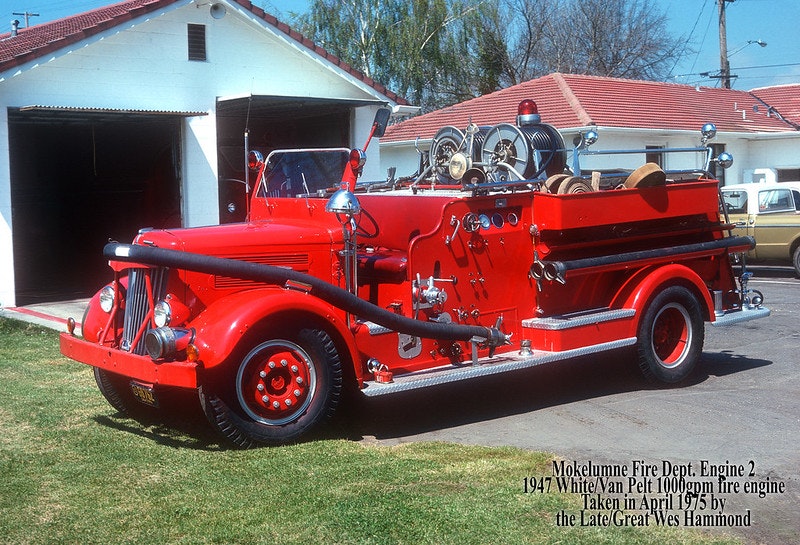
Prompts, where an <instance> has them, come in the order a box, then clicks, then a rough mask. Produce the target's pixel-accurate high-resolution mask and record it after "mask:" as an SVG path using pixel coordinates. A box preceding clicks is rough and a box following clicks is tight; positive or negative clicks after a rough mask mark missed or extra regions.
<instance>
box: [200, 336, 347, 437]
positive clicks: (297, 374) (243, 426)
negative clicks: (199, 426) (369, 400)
mask: <svg viewBox="0 0 800 545" xmlns="http://www.w3.org/2000/svg"><path fill="white" fill-rule="evenodd" d="M220 382H222V384H223V386H222V387H221V388H218V385H219V384H220ZM341 387H342V366H341V362H340V360H339V356H338V354H337V352H336V347H335V345H334V343H333V341H332V340H331V338H330V336H329V335H328V334H327V333H325V332H324V331H322V330H319V329H303V330H300V331H299V332H297V333H296V334H288V333H283V334H281V335H276V338H274V339H270V340H268V341H264V342H261V343H259V344H257V345H256V346H254V347H253V348H252V349H251V350H250V351H249V352H248V353H247V354H246V355H245V356H244V357H243V358H242V359H241V361H239V362H238V364H236V365H234V366H231V367H228V368H227V370H226V372H225V374H224V375H223V376H218V377H216V380H215V381H213V382H211V383H209V384H204V385H203V387H201V388H200V401H201V404H202V406H203V410H204V411H205V413H206V416H207V417H208V418H209V420H210V421H211V423H212V425H214V426H215V427H216V428H217V430H219V431H220V432H221V433H222V434H223V435H224V436H225V437H226V438H228V439H229V440H230V441H231V442H233V443H234V444H236V445H239V446H241V447H250V446H254V445H256V444H281V443H286V442H289V441H292V440H294V439H297V438H298V437H300V436H301V435H304V434H306V433H308V432H309V431H311V430H312V429H313V428H315V427H317V426H318V425H319V424H320V423H321V422H323V421H325V420H327V419H328V418H329V417H330V416H331V415H332V414H333V412H334V410H335V408H336V405H337V404H338V401H339V396H340V392H341ZM212 388H213V390H212Z"/></svg>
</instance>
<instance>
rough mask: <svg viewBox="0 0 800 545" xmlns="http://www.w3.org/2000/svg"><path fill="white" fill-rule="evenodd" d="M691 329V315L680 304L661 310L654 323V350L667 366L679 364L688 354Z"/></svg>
mask: <svg viewBox="0 0 800 545" xmlns="http://www.w3.org/2000/svg"><path fill="white" fill-rule="evenodd" d="M690 336H691V330H690V328H689V317H688V315H687V314H686V313H685V311H684V310H683V309H682V308H681V307H678V306H674V305H671V306H667V307H665V308H664V309H662V310H661V312H660V313H659V314H658V317H657V318H656V320H655V323H654V324H653V350H654V351H655V354H656V356H657V357H658V358H659V359H660V360H661V361H662V363H663V365H664V366H666V367H674V366H676V365H679V364H680V363H681V362H682V361H683V358H684V355H685V354H686V349H687V347H688V345H689V341H690Z"/></svg>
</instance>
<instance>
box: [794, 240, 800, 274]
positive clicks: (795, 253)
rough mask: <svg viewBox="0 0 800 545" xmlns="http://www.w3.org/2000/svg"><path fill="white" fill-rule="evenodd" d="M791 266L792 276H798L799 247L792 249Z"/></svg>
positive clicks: (799, 272) (799, 263)
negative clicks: (792, 268) (792, 269)
mask: <svg viewBox="0 0 800 545" xmlns="http://www.w3.org/2000/svg"><path fill="white" fill-rule="evenodd" d="M792 265H794V274H796V275H797V276H800V246H798V247H797V248H795V249H794V254H793V255H792Z"/></svg>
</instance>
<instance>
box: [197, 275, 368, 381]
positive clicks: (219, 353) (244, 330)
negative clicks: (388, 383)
mask: <svg viewBox="0 0 800 545" xmlns="http://www.w3.org/2000/svg"><path fill="white" fill-rule="evenodd" d="M292 317H298V318H301V319H302V321H303V322H304V323H308V322H310V321H312V320H313V319H314V318H316V319H318V320H319V321H320V322H322V323H324V324H325V327H326V330H327V331H328V333H329V334H330V335H331V337H332V338H334V340H335V341H336V339H337V338H338V339H339V340H338V342H337V346H340V347H344V349H345V350H346V351H347V353H346V354H341V356H342V357H349V359H350V361H352V362H353V368H354V369H355V373H356V378H357V379H358V380H361V376H360V375H361V373H360V368H361V366H360V365H358V362H359V356H358V351H357V350H356V346H355V342H354V340H353V336H352V334H351V333H350V331H349V329H348V328H347V324H346V323H345V321H344V320H343V319H342V317H341V312H339V311H338V310H337V309H336V308H334V307H333V306H331V305H329V304H327V303H325V302H324V301H322V300H321V299H317V298H316V297H312V296H309V295H308V294H305V293H302V292H299V291H292V290H286V289H282V288H263V289H254V290H246V291H240V292H237V293H234V294H232V295H229V296H227V297H223V298H221V299H217V300H216V301H214V303H212V304H211V305H210V306H209V307H208V308H206V309H205V310H204V311H203V312H202V313H201V314H200V315H199V316H198V317H197V318H196V319H194V320H193V321H192V322H191V323H190V324H189V326H190V327H193V328H194V329H195V331H196V335H195V342H194V344H195V346H197V348H198V349H199V352H200V360H201V361H202V362H203V366H204V367H205V368H206V369H211V368H213V367H215V366H217V365H219V364H221V363H223V362H224V361H225V360H226V359H227V358H228V357H229V356H230V355H231V354H232V353H233V351H234V350H235V349H236V347H237V345H238V344H239V342H241V340H242V339H243V338H244V337H245V336H246V335H247V334H248V333H250V332H251V331H253V330H254V328H258V327H260V326H262V325H263V324H264V323H265V322H268V321H269V320H275V321H276V323H279V324H280V323H286V321H287V320H291V319H292Z"/></svg>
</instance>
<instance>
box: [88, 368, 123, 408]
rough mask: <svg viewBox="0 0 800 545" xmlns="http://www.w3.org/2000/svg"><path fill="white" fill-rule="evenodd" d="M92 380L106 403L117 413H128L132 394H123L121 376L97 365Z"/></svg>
mask: <svg viewBox="0 0 800 545" xmlns="http://www.w3.org/2000/svg"><path fill="white" fill-rule="evenodd" d="M94 381H95V382H96V383H97V388H98V389H99V390H100V393H101V394H103V397H104V398H106V401H108V404H109V405H111V406H112V407H114V408H115V409H116V410H117V411H118V412H119V413H121V414H124V415H126V416H128V415H130V410H131V407H132V405H131V402H133V400H132V399H131V398H132V397H133V396H127V395H125V390H124V382H123V378H122V377H120V376H118V375H115V374H113V373H109V372H108V371H106V370H105V369H100V368H99V367H95V368H94Z"/></svg>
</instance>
